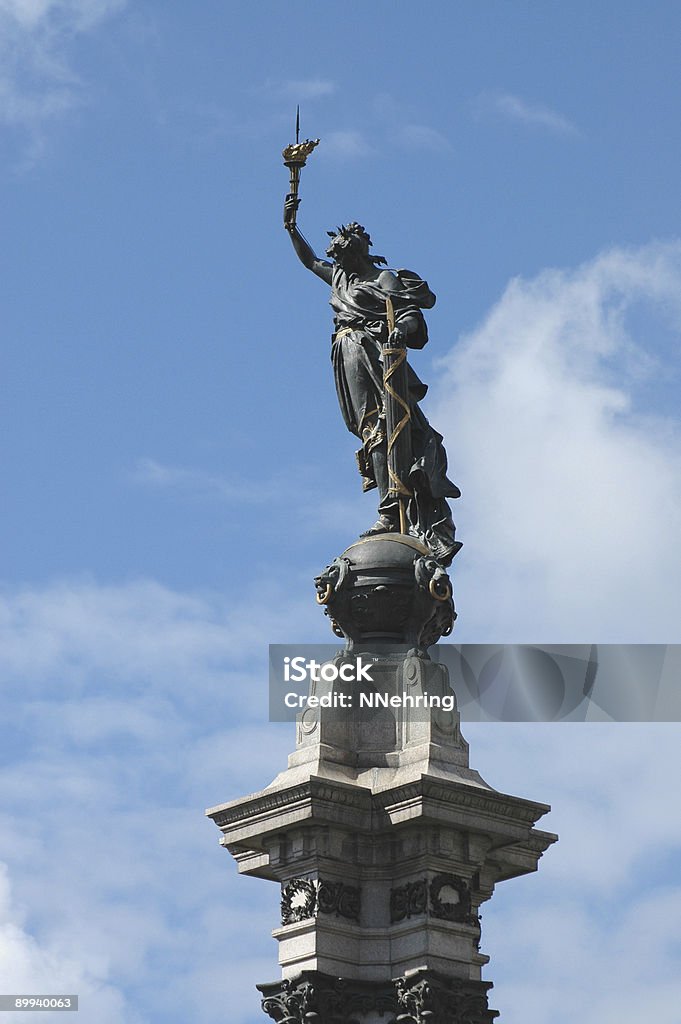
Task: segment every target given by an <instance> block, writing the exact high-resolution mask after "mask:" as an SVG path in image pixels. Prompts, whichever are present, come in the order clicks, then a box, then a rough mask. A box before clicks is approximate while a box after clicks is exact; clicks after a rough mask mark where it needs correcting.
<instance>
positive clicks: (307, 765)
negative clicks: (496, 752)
mask: <svg viewBox="0 0 681 1024" xmlns="http://www.w3.org/2000/svg"><path fill="white" fill-rule="evenodd" d="M345 657H349V655H347V654H340V655H339V656H338V659H337V660H342V659H343V658H345ZM362 657H363V658H364V659H365V660H366V659H369V660H371V664H372V677H373V680H374V682H373V683H372V684H371V685H367V684H363V686H364V691H365V692H369V691H371V692H375V693H379V694H383V695H384V703H381V702H380V701H379V702H378V704H377V706H371V705H370V706H368V707H367V706H366V705H365V706H364V707H360V706H359V705H360V701H359V695H360V693H361V692H363V691H361V690H359V689H356V690H355V693H354V698H355V700H354V702H353V706H352V707H347V708H343V707H329V708H315V709H312V708H310V709H308V710H306V711H304V712H303V713H302V714H301V715H300V716H299V719H298V737H297V749H296V751H295V752H294V753H293V754H292V755H291V756H290V758H289V767H288V769H287V770H286V771H284V772H282V773H281V774H280V775H279V776H277V778H276V779H275V780H274V781H273V782H272V784H271V785H270V786H268V787H267V788H266V789H264V790H263V791H262V792H260V793H255V794H253V795H252V796H249V797H246V798H245V799H241V800H236V801H232V802H231V803H227V804H222V805H221V806H219V807H215V808H213V809H211V810H210V811H209V812H208V813H209V815H210V817H211V818H212V819H213V820H214V821H215V823H216V825H217V826H218V827H219V828H220V830H221V832H222V839H221V842H222V844H223V845H224V846H226V847H227V849H228V850H229V851H230V853H232V855H233V856H234V858H235V859H236V861H237V864H238V866H239V871H241V872H243V873H244V874H250V875H255V876H257V877H260V878H267V879H270V880H272V881H276V882H278V883H279V884H280V885H281V892H282V902H281V911H282V914H281V925H280V927H278V928H276V929H275V931H274V932H273V935H274V936H275V938H276V939H277V940H278V943H279V962H280V965H281V969H282V975H283V980H282V981H280V982H273V983H272V984H268V985H261V986H259V988H260V990H261V992H262V993H263V997H264V998H263V1008H264V1009H265V1011H266V1013H268V1014H269V1016H270V1017H271V1018H272V1019H273V1020H275V1021H277V1022H279V1024H292V1022H294V1021H295V1022H296V1024H298V1022H300V1024H302V1022H303V1021H305V1022H307V1024H313V1022H317V1024H378V1022H379V1021H382V1022H385V1024H391V1022H392V1021H399V1022H401V1024H426V1022H428V1024H490V1022H491V1021H492V1020H493V1018H494V1017H495V1016H496V1013H495V1012H494V1011H492V1010H489V1009H488V1006H487V989H488V988H489V987H490V984H489V983H486V982H483V981H481V968H482V966H483V965H484V964H486V963H487V962H488V959H489V958H488V957H487V956H486V955H485V954H484V953H482V952H481V951H480V918H479V908H480V906H481V904H482V903H483V902H484V901H485V900H488V899H489V898H490V897H491V896H492V893H493V891H494V887H495V885H496V884H497V883H498V882H501V881H505V880H506V879H509V878H513V877H515V876H518V875H522V874H526V873H528V872H532V871H535V870H536V868H537V863H538V860H539V858H540V857H541V855H542V853H543V852H544V851H545V850H546V849H547V847H548V846H549V845H550V844H551V843H553V842H555V840H556V837H555V836H554V835H552V834H550V833H546V832H542V831H540V830H538V829H536V828H535V827H534V825H535V822H536V821H537V820H538V819H539V818H540V817H542V816H543V815H544V814H545V813H546V812H547V811H548V810H549V808H548V807H547V806H546V805H545V804H538V803H534V802H533V801H530V800H524V799H520V798H518V797H513V796H507V795H505V794H502V793H499V792H497V791H496V790H494V789H492V788H491V787H490V786H489V785H488V784H487V783H486V782H485V781H484V780H483V779H482V778H481V777H480V775H479V774H478V773H477V772H476V771H474V770H472V769H471V768H470V767H469V763H468V744H467V743H466V741H465V740H464V739H463V737H462V736H461V732H460V728H459V715H458V712H457V710H456V704H455V701H454V695H453V691H452V689H451V687H450V685H449V679H448V675H447V670H446V668H445V667H444V666H441V665H435V664H433V663H432V662H431V661H429V660H428V659H427V658H426V657H424V656H422V655H420V654H418V653H415V652H414V651H410V652H405V651H404V649H402V650H393V651H390V650H388V651H387V652H386V651H385V650H383V651H382V652H375V653H374V654H373V655H372V654H371V652H368V651H364V652H363V655H362ZM336 685H338V686H343V685H345V686H347V685H348V684H343V683H337V684H336V683H334V684H333V686H336ZM317 692H318V693H319V690H318V691H317ZM391 697H399V698H400V702H399V703H398V702H397V701H395V702H392V703H391V701H390V698H391ZM405 697H411V698H414V700H413V701H412V702H411V703H410V701H408V700H405V699H404V698H405ZM416 698H421V700H420V701H417V700H416ZM445 698H446V699H445ZM386 705H387V706H386Z"/></svg>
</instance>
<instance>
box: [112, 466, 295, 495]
mask: <svg viewBox="0 0 681 1024" xmlns="http://www.w3.org/2000/svg"><path fill="white" fill-rule="evenodd" d="M131 479H132V481H133V482H134V483H138V484H144V485H147V486H150V487H159V488H168V489H170V490H176V491H183V492H186V493H189V494H193V495H196V496H199V497H200V496H207V497H217V498H220V499H221V500H224V501H255V502H262V501H268V500H269V499H270V498H271V497H272V496H273V495H274V494H275V493H280V491H279V489H278V488H277V485H276V483H274V482H273V483H272V484H268V483H267V482H263V481H253V482H252V483H250V482H241V481H238V480H237V481H233V480H228V479H227V478H226V477H222V476H220V475H219V474H217V473H207V472H205V471H203V470H199V469H191V468H188V467H185V466H169V465H167V464H164V463H162V462H158V461H157V460H156V459H149V458H143V459H139V460H138V461H137V465H136V466H135V468H134V470H133V472H132V474H131Z"/></svg>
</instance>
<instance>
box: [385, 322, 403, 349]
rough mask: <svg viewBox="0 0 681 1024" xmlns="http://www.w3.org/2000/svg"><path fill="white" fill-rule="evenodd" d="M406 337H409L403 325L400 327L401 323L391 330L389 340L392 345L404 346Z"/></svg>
mask: <svg viewBox="0 0 681 1024" xmlns="http://www.w3.org/2000/svg"><path fill="white" fill-rule="evenodd" d="M406 339H407V332H406V331H405V330H404V329H403V328H402V327H400V326H399V325H396V326H395V327H393V329H392V331H391V332H390V335H389V337H388V341H389V342H390V344H391V345H402V346H403V345H404V343H405V341H406Z"/></svg>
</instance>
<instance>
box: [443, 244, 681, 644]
mask: <svg viewBox="0 0 681 1024" xmlns="http://www.w3.org/2000/svg"><path fill="white" fill-rule="evenodd" d="M680 328H681V244H679V243H669V244H652V245H649V246H646V247H643V248H641V249H629V250H625V249H613V250H611V251H609V252H606V253H603V254H602V255H600V256H598V257H597V258H596V259H595V260H593V261H591V262H589V263H586V264H584V265H583V266H581V267H579V268H577V270H574V271H559V270H547V271H544V272H542V273H541V274H540V275H538V277H536V278H535V279H534V280H531V281H524V280H521V279H517V280H514V281H512V282H511V284H510V285H509V286H508V288H507V289H506V291H505V293H504V295H503V296H502V298H501V299H500V300H499V302H498V303H497V304H496V306H495V307H494V308H493V309H492V311H491V312H490V313H489V315H488V316H487V317H486V318H485V320H484V322H483V323H482V324H481V325H480V327H479V328H478V329H477V330H475V331H473V332H472V333H471V334H470V335H468V336H466V337H464V338H462V339H461V340H460V342H459V343H458V344H457V346H456V347H455V348H454V349H453V351H452V353H451V354H450V355H449V356H448V357H447V358H446V359H445V360H444V361H443V362H442V368H441V376H440V379H439V380H438V381H437V385H436V387H435V388H434V389H433V390H434V398H435V402H434V406H435V407H434V411H433V412H432V419H433V422H434V423H435V424H436V425H437V427H438V429H439V430H441V431H442V432H443V433H444V434H445V437H446V439H447V442H448V448H449V454H450V468H451V472H452V476H453V477H454V479H456V481H457V483H459V484H460V486H461V487H462V490H463V492H464V500H463V501H462V502H459V503H457V507H456V508H455V515H456V517H457V518H458V520H459V523H460V535H461V539H462V540H463V541H464V544H465V547H464V551H463V552H462V554H461V555H460V556H459V557H458V558H457V562H456V563H455V571H456V575H457V592H458V595H459V604H460V606H461V609H462V611H463V615H462V617H461V619H460V622H459V630H458V636H459V637H460V638H462V633H463V631H464V630H465V637H466V639H467V640H484V641H490V640H493V641H494V642H502V641H507V642H527V641H531V642H540V643H541V642H545V643H549V642H575V643H583V642H592V641H594V640H595V641H598V642H601V643H605V642H630V643H631V642H661V643H673V642H675V641H676V640H678V639H679V636H678V630H679V626H678V623H679V621H680V620H681V591H680V590H679V586H678V579H679V577H680V576H681V546H679V543H678V538H679V535H680V533H681V423H680V422H679V419H678V418H677V417H672V416H666V417H663V416H661V415H659V414H656V412H655V411H654V409H653V410H651V409H649V408H647V407H645V406H642V404H641V400H640V397H639V392H640V389H641V385H642V384H643V383H645V385H646V387H647V388H648V389H650V387H651V386H652V385H654V384H658V385H660V384H661V383H662V382H665V381H667V380H669V379H670V378H671V377H672V376H673V375H677V376H678V359H677V358H676V355H675V353H676V351H678V349H677V348H676V347H675V346H674V345H672V346H666V345H665V343H664V339H665V337H666V335H667V334H668V333H669V332H670V331H671V332H678V331H679V329H680ZM658 338H659V339H661V340H660V342H659V343H658V342H657V339H658ZM666 349H667V351H665V350H666ZM670 352H671V354H669V353H670ZM651 353H652V354H651Z"/></svg>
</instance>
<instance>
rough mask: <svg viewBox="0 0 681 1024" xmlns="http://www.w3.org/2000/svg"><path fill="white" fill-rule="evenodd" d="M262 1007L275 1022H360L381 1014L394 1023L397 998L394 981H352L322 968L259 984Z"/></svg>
mask: <svg viewBox="0 0 681 1024" xmlns="http://www.w3.org/2000/svg"><path fill="white" fill-rule="evenodd" d="M257 987H258V989H259V990H260V992H261V993H262V996H263V999H262V1008H263V1010H264V1012H265V1013H266V1014H267V1015H268V1016H269V1017H271V1018H272V1020H274V1021H275V1022H276V1024H360V1021H361V1020H363V1018H364V1017H365V1016H366V1015H367V1014H369V1013H378V1014H379V1016H380V1017H382V1018H384V1019H385V1024H395V1013H396V1011H397V997H396V994H395V986H394V985H393V983H392V982H389V981H386V982H380V981H373V982H372V981H353V980H350V979H346V978H334V977H333V976H331V975H328V974H322V973H321V972H320V971H303V973H302V974H300V975H298V977H297V978H291V979H288V980H285V981H275V982H272V983H270V984H268V985H258V986H257Z"/></svg>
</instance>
